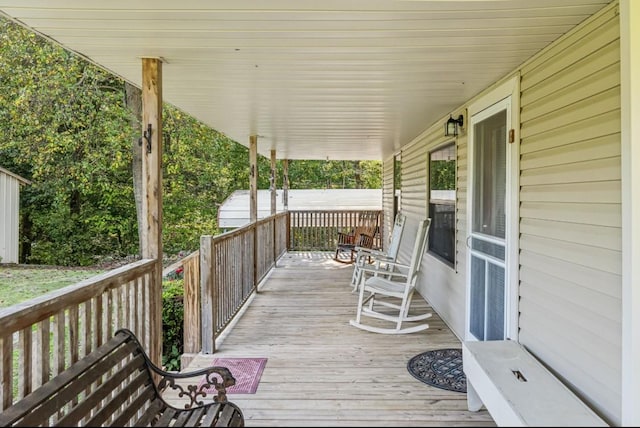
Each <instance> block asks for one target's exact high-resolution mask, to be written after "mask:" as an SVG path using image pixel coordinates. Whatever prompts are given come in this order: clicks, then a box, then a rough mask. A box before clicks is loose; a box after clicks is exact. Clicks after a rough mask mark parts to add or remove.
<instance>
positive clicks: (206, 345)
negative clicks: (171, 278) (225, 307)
mask: <svg viewBox="0 0 640 428" xmlns="http://www.w3.org/2000/svg"><path fill="white" fill-rule="evenodd" d="M215 272H216V266H215V265H214V264H213V237H212V236H211V235H202V236H201V237H200V301H201V304H202V311H201V316H202V318H201V323H200V328H201V334H202V336H201V338H202V339H201V343H202V353H203V354H213V353H214V352H215V350H216V337H215V334H216V328H217V327H216V325H215V319H216V317H215V310H216V300H215V293H216V289H215V284H216V282H215V278H214V275H215Z"/></svg>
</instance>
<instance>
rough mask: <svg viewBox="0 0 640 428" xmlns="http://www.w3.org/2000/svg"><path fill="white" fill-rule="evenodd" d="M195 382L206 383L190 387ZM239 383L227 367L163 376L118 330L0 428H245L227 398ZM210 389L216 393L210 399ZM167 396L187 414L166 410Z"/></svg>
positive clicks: (2, 416) (7, 414) (0, 418)
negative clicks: (100, 427) (154, 427)
mask: <svg viewBox="0 0 640 428" xmlns="http://www.w3.org/2000/svg"><path fill="white" fill-rule="evenodd" d="M204 376H206V378H204ZM192 377H195V378H196V379H195V381H196V382H198V381H200V379H206V380H205V381H204V382H202V383H201V384H200V385H198V384H195V385H187V384H186V382H187V379H188V378H192ZM235 382H236V381H235V379H234V377H233V376H232V374H231V372H230V371H229V370H228V369H227V368H225V367H209V368H206V369H202V370H197V371H193V372H189V373H169V372H166V371H164V370H161V369H160V368H158V367H157V366H155V365H154V364H153V363H152V362H151V361H150V360H149V358H148V357H147V355H146V353H145V352H144V350H143V348H142V346H141V345H140V343H139V342H138V339H137V338H136V337H135V335H134V334H133V333H132V332H130V331H129V330H118V331H117V332H116V334H115V335H114V337H113V338H112V339H111V340H109V341H108V342H107V343H105V344H104V345H102V346H100V347H99V348H97V349H96V350H94V351H93V352H91V353H90V354H88V355H87V356H86V357H84V358H82V359H81V360H79V361H78V362H76V363H75V364H73V365H72V366H71V367H69V368H68V369H67V370H65V371H63V372H62V373H60V374H59V375H57V376H56V377H54V378H53V379H51V380H49V381H48V382H46V383H45V384H44V385H42V386H41V387H39V388H37V389H36V390H34V391H33V392H32V393H31V394H29V395H27V396H26V397H24V398H23V399H21V400H19V401H17V402H16V403H14V404H13V405H12V406H10V407H9V408H7V409H5V411H4V412H2V413H0V426H30V427H35V426H120V427H124V426H175V427H178V426H190V427H195V426H203V427H204V426H236V427H241V426H244V417H243V415H242V411H241V410H240V409H239V408H238V406H236V405H235V404H233V403H231V402H229V401H227V397H226V388H227V387H230V386H232V385H234V384H235ZM210 388H211V389H214V390H215V391H216V393H215V394H207V392H206V390H207V389H210ZM165 392H171V393H172V395H173V396H174V397H177V398H178V399H180V400H183V402H182V403H180V405H181V406H183V408H179V407H174V406H172V405H170V404H168V403H167V402H166V401H165V399H163V393H165ZM209 395H212V397H211V398H209V399H208V400H207V401H208V402H207V403H205V402H204V400H205V399H206V398H207V396H209Z"/></svg>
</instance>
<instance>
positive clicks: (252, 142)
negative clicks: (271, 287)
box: [249, 135, 258, 293]
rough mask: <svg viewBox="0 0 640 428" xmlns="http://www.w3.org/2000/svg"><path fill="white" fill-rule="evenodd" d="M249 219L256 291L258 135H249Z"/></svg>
mask: <svg viewBox="0 0 640 428" xmlns="http://www.w3.org/2000/svg"><path fill="white" fill-rule="evenodd" d="M249 165H250V167H249V168H250V169H249V194H250V196H249V197H250V201H249V221H250V222H251V223H252V228H253V263H252V265H253V284H252V285H253V286H254V287H256V293H257V292H258V263H257V262H258V228H257V227H256V222H257V221H258V136H257V135H252V136H251V137H249Z"/></svg>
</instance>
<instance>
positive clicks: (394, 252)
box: [351, 213, 407, 291]
mask: <svg viewBox="0 0 640 428" xmlns="http://www.w3.org/2000/svg"><path fill="white" fill-rule="evenodd" d="M406 220H407V218H406V216H405V215H403V214H402V213H398V214H396V219H395V221H394V223H393V230H392V232H391V239H390V241H389V246H388V248H387V251H382V250H376V249H374V248H366V247H358V246H356V248H355V250H356V258H355V266H354V268H353V275H352V276H351V286H352V287H353V291H356V290H357V289H358V284H359V283H360V280H361V277H362V270H361V269H360V268H361V267H364V266H365V264H366V263H367V262H368V263H370V264H375V265H376V266H378V267H380V266H381V263H386V262H395V261H396V257H397V256H398V250H399V249H400V240H401V239H402V232H404V224H405V222H406Z"/></svg>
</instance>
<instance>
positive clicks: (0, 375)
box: [0, 332, 13, 410]
mask: <svg viewBox="0 0 640 428" xmlns="http://www.w3.org/2000/svg"><path fill="white" fill-rule="evenodd" d="M3 333H4V334H3V335H2V338H0V340H1V341H2V342H1V348H0V361H1V362H2V371H1V372H0V406H1V409H0V410H4V409H6V408H8V407H9V406H11V404H12V403H13V334H10V333H6V332H3Z"/></svg>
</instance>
